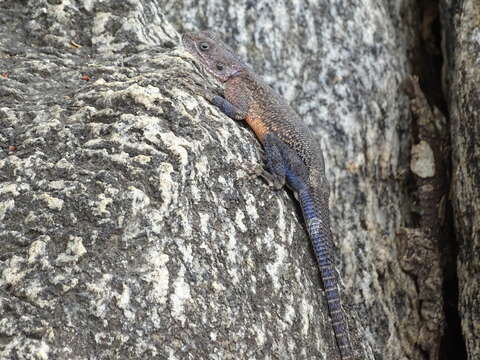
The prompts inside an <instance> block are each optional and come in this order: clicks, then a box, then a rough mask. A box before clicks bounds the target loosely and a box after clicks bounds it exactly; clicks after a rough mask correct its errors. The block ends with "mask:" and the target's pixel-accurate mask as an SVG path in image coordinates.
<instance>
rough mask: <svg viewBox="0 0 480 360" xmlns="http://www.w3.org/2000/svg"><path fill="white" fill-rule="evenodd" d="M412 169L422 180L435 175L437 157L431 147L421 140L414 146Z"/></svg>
mask: <svg viewBox="0 0 480 360" xmlns="http://www.w3.org/2000/svg"><path fill="white" fill-rule="evenodd" d="M410 169H411V170H412V172H413V173H414V174H415V175H417V176H418V177H421V178H429V177H432V176H434V175H435V156H434V154H433V150H432V148H431V147H430V145H429V144H428V143H427V142H426V141H424V140H421V141H420V142H419V143H418V144H416V145H413V146H412V159H411V160H410Z"/></svg>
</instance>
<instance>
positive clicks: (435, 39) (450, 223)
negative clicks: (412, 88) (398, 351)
mask: <svg viewBox="0 0 480 360" xmlns="http://www.w3.org/2000/svg"><path fill="white" fill-rule="evenodd" d="M418 6H419V8H418V10H419V11H420V28H419V36H418V44H417V47H416V49H415V51H414V57H413V59H412V62H413V69H414V73H415V74H416V75H417V76H418V77H419V83H420V86H421V88H422V90H423V92H424V93H425V96H426V98H427V100H428V101H429V103H430V105H431V106H435V107H437V108H438V109H439V110H440V111H441V112H442V113H443V114H444V115H445V117H446V119H447V126H448V122H449V112H448V110H449V109H448V102H447V99H446V98H445V96H444V93H443V91H442V65H443V56H442V51H441V22H440V16H439V0H420V1H419V2H418ZM447 134H449V131H447ZM447 136H448V135H447ZM445 140H446V141H447V143H448V147H449V148H450V144H451V141H450V139H449V138H447V139H445ZM449 159H450V161H448V164H447V165H446V166H447V172H448V173H449V174H450V173H451V156H450V157H449ZM447 187H448V190H449V189H450V184H447ZM446 203H447V204H446V216H445V225H444V228H443V231H442V235H441V236H440V238H439V241H440V244H439V245H440V250H441V257H442V273H443V286H442V288H443V289H442V296H443V300H444V312H445V322H446V328H445V330H444V334H443V337H442V339H441V341H440V355H439V360H449V359H457V360H467V351H466V346H465V338H464V337H463V334H462V330H461V321H460V314H459V312H458V287H459V284H458V276H457V255H458V242H457V239H456V238H455V234H456V232H455V226H454V220H453V209H452V205H451V203H450V200H449V199H448V196H447V199H446Z"/></svg>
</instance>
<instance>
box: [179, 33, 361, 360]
mask: <svg viewBox="0 0 480 360" xmlns="http://www.w3.org/2000/svg"><path fill="white" fill-rule="evenodd" d="M182 40H183V44H184V46H185V47H186V49H187V50H188V51H189V52H190V53H191V54H192V55H193V56H194V57H195V58H196V59H197V60H198V61H199V62H200V63H201V64H202V65H203V66H204V67H205V68H206V69H207V71H208V72H210V73H211V74H213V75H214V76H215V77H216V78H217V79H218V80H219V81H220V82H221V83H223V88H224V89H223V90H224V97H221V96H218V95H215V94H213V93H210V92H208V91H205V92H204V94H203V95H204V96H205V97H206V98H207V100H209V101H210V102H211V103H212V104H214V105H216V106H217V107H219V108H220V109H221V111H222V112H224V113H225V114H226V115H228V116H229V117H231V118H233V119H236V120H245V121H246V122H247V124H248V125H249V126H250V128H251V129H252V130H253V131H254V132H255V134H256V136H257V138H258V139H259V140H260V142H261V143H262V145H263V147H264V150H265V156H266V169H267V170H268V171H265V172H263V176H264V177H265V178H266V179H267V180H268V181H269V182H270V183H271V184H272V185H274V186H275V187H277V188H281V187H282V186H283V185H284V184H285V183H286V184H287V185H288V186H289V187H290V188H291V189H292V190H293V191H294V193H295V195H296V197H297V199H298V200H299V202H300V206H301V208H302V211H303V217H304V220H305V222H306V224H307V230H308V233H309V235H310V239H311V241H312V244H313V249H314V252H315V256H316V258H317V262H318V265H319V268H320V274H321V278H322V282H323V285H324V287H325V291H326V296H327V301H328V309H329V312H330V317H331V319H332V326H333V330H334V334H335V338H336V341H337V345H338V348H339V350H340V355H341V358H342V360H347V359H352V356H353V351H352V346H351V343H350V339H349V333H348V327H347V323H346V320H345V315H344V313H343V309H342V306H341V301H340V294H339V289H338V280H337V274H336V272H335V269H334V264H333V259H332V251H331V241H332V235H331V232H330V219H329V208H328V196H329V187H328V183H327V179H326V177H325V166H324V161H323V155H322V152H321V150H320V148H319V146H318V144H317V142H316V141H315V139H314V138H313V137H312V135H311V134H310V132H309V131H308V129H307V128H306V126H305V125H304V124H303V123H302V121H301V119H300V118H299V116H298V115H297V114H296V113H295V111H294V110H293V109H292V108H291V107H290V106H289V105H288V104H287V103H286V101H285V100H284V99H283V98H282V97H281V96H280V95H278V94H277V93H276V92H275V91H274V90H273V89H272V88H271V87H269V86H268V85H267V84H266V83H264V82H263V81H262V80H261V79H260V77H259V76H258V75H256V74H255V73H254V72H253V71H252V70H251V69H250V68H249V66H247V65H246V64H245V63H244V62H243V61H242V60H241V59H240V58H239V57H238V56H237V55H236V54H235V53H234V52H233V50H232V49H231V48H230V47H229V46H228V45H226V44H225V43H223V42H222V41H220V39H218V38H217V36H216V35H215V34H213V33H211V32H207V31H204V32H196V33H186V34H184V35H183V37H182Z"/></svg>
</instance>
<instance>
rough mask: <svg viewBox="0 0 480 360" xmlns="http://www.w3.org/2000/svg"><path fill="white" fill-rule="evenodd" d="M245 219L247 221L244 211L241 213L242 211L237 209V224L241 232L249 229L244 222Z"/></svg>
mask: <svg viewBox="0 0 480 360" xmlns="http://www.w3.org/2000/svg"><path fill="white" fill-rule="evenodd" d="M244 219H245V214H244V213H243V211H241V210H240V209H237V211H236V212H235V224H236V225H237V227H238V229H239V230H240V231H241V232H245V231H247V227H246V226H245V224H244V222H243V220H244Z"/></svg>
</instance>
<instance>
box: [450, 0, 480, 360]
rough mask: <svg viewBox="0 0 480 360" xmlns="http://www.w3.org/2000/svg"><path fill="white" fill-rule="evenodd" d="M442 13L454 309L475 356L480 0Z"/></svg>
mask: <svg viewBox="0 0 480 360" xmlns="http://www.w3.org/2000/svg"><path fill="white" fill-rule="evenodd" d="M442 14H443V26H444V36H445V52H446V60H447V61H446V65H445V74H444V75H445V89H446V93H447V95H448V103H449V107H450V116H451V126H450V132H451V139H452V153H453V156H452V166H453V169H452V192H451V194H452V202H453V206H454V211H455V226H456V229H457V241H458V247H459V254H458V260H457V265H458V266H457V269H458V280H459V311H460V318H461V324H462V331H463V335H464V337H465V343H466V348H467V352H468V356H469V359H480V192H479V189H480V169H479V164H480V121H479V119H480V88H479V86H478V84H479V83H480V60H479V56H478V54H479V53H480V18H479V14H480V3H479V2H478V1H475V0H465V1H447V0H444V1H442Z"/></svg>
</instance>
